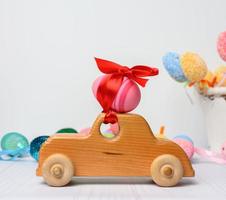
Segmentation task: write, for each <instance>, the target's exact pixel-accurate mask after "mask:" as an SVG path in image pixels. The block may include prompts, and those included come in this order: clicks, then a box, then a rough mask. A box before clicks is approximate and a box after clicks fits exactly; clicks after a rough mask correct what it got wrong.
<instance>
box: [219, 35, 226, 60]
mask: <svg viewBox="0 0 226 200" xmlns="http://www.w3.org/2000/svg"><path fill="white" fill-rule="evenodd" d="M217 51H218V53H219V55H220V57H221V58H222V59H223V60H224V61H226V31H224V32H222V33H220V35H219V37H218V40H217Z"/></svg>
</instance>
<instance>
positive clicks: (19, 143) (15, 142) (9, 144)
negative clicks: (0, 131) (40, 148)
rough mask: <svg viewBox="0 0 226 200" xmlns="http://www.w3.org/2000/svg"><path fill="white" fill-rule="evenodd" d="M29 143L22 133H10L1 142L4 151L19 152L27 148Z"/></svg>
mask: <svg viewBox="0 0 226 200" xmlns="http://www.w3.org/2000/svg"><path fill="white" fill-rule="evenodd" d="M28 146H29V142H28V140H27V138H26V137H25V136H23V135H22V134H21V133H17V132H10V133H7V134H5V135H4V136H3V138H2V140H1V147H2V150H17V149H23V148H27V147H28Z"/></svg>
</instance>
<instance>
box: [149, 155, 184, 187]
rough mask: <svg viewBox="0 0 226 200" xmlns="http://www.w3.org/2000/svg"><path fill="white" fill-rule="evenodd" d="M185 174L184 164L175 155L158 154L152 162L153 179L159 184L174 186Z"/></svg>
mask: <svg viewBox="0 0 226 200" xmlns="http://www.w3.org/2000/svg"><path fill="white" fill-rule="evenodd" d="M183 174H184V170H183V166H182V164H181V162H180V160H179V159H178V158H177V157H176V156H174V155H170V154H164V155H161V156H158V157H157V158H155V159H154V161H153V162H152V164H151V176H152V179H153V181H154V182H155V183H156V184H157V185H159V186H164V187H169V186H174V185H176V184H177V183H178V182H179V181H180V179H181V178H182V177H183Z"/></svg>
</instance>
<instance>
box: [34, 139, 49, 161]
mask: <svg viewBox="0 0 226 200" xmlns="http://www.w3.org/2000/svg"><path fill="white" fill-rule="evenodd" d="M48 138H49V136H46V135H44V136H39V137H36V138H35V139H33V140H32V141H31V144H30V155H31V157H32V158H34V159H35V160H36V161H38V159H39V151H40V149H41V147H42V144H43V143H44V142H45V141H46V140H47V139H48Z"/></svg>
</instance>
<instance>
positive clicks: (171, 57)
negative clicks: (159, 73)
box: [162, 52, 187, 82]
mask: <svg viewBox="0 0 226 200" xmlns="http://www.w3.org/2000/svg"><path fill="white" fill-rule="evenodd" d="M162 61H163V65H164V67H165V69H166V70H167V72H168V73H169V75H170V76H171V77H172V78H173V79H174V80H176V81H178V82H185V81H187V78H186V77H185V76H184V73H183V71H182V69H181V66H180V56H179V54H177V53H175V52H168V53H167V54H165V55H164V56H163V58H162Z"/></svg>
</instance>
